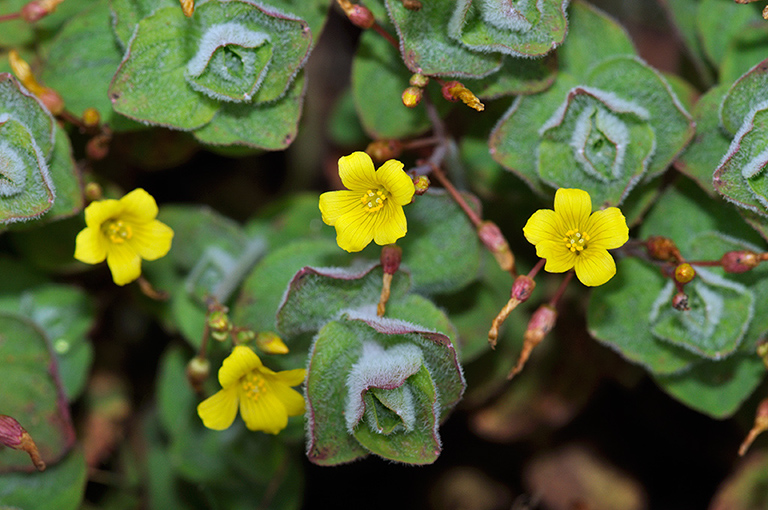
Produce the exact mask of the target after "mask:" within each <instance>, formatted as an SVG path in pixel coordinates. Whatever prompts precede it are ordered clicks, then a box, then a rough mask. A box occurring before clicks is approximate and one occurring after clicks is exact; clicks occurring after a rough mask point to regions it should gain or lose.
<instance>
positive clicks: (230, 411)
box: [197, 345, 306, 434]
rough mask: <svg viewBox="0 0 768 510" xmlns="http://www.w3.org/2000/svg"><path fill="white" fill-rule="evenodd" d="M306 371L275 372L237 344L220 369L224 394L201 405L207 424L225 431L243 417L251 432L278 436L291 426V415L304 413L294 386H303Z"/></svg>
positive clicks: (300, 369)
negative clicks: (238, 411)
mask: <svg viewBox="0 0 768 510" xmlns="http://www.w3.org/2000/svg"><path fill="white" fill-rule="evenodd" d="M305 375H306V370H304V369H303V368H298V369H296V370H285V371H283V372H277V373H276V372H273V371H272V370H270V369H268V368H267V367H265V366H264V365H262V363H261V360H260V359H259V357H258V356H257V355H256V353H255V352H253V351H252V350H251V349H250V348H249V347H245V346H243V345H237V346H235V348H234V349H233V350H232V354H230V355H229V356H227V358H226V359H225V360H224V363H222V365H221V368H220V369H219V383H220V384H221V387H222V389H221V391H219V392H218V393H216V394H215V395H213V396H212V397H209V398H207V399H205V400H203V401H202V402H200V405H198V406H197V414H198V415H199V416H200V418H201V419H202V420H203V425H205V426H206V427H208V428H209V429H213V430H224V429H226V428H228V427H229V426H230V425H232V422H233V421H235V416H236V415H237V407H238V404H239V405H240V414H241V415H242V416H243V420H244V421H245V426H246V427H248V428H249V429H250V430H263V431H264V432H267V433H269V434H277V433H278V432H280V431H281V430H283V429H284V428H285V427H286V425H288V417H289V416H298V415H300V414H302V413H303V412H304V397H302V396H301V394H300V393H299V392H298V391H296V390H294V389H292V388H291V386H296V385H297V384H301V382H302V381H303V380H304V376H305Z"/></svg>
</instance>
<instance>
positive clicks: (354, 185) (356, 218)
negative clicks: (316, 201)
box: [320, 152, 415, 252]
mask: <svg viewBox="0 0 768 510" xmlns="http://www.w3.org/2000/svg"><path fill="white" fill-rule="evenodd" d="M339 177H341V182H342V183H343V184H344V186H345V187H346V188H347V189H346V190H341V191H329V192H328V193H323V194H322V195H320V212H321V213H323V221H324V222H325V223H327V224H328V225H331V226H332V227H336V242H337V243H338V245H339V246H340V247H341V248H342V249H344V250H346V251H348V252H356V251H360V250H362V249H363V248H365V247H366V246H368V244H369V243H370V242H371V241H374V242H375V243H376V244H378V245H381V246H385V245H387V244H392V243H394V242H395V241H397V240H398V239H400V238H401V237H403V236H404V235H405V233H406V232H407V231H408V226H407V224H406V221H405V213H403V206H404V205H406V204H409V203H410V202H411V199H412V198H413V193H414V191H415V188H414V186H413V180H411V178H410V177H408V175H407V174H406V173H405V172H404V171H403V164H402V163H401V162H399V161H397V160H395V159H390V160H389V161H387V162H385V163H384V164H383V165H381V167H379V169H378V170H374V168H373V161H371V157H370V156H368V154H366V153H365V152H353V153H352V154H350V155H349V156H344V157H342V158H341V159H339Z"/></svg>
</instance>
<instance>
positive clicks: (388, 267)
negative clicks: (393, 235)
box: [381, 244, 403, 274]
mask: <svg viewBox="0 0 768 510" xmlns="http://www.w3.org/2000/svg"><path fill="white" fill-rule="evenodd" d="M402 260H403V249H402V248H400V247H399V246H398V245H396V244H388V245H386V246H382V248H381V265H382V267H383V268H384V273H386V274H395V273H396V272H397V270H398V269H399V268H400V261H402Z"/></svg>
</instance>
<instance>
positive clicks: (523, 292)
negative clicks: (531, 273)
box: [510, 275, 536, 303]
mask: <svg viewBox="0 0 768 510" xmlns="http://www.w3.org/2000/svg"><path fill="white" fill-rule="evenodd" d="M535 288H536V282H535V281H533V278H530V277H528V276H526V275H520V276H518V277H517V278H515V283H513V284H512V291H511V292H510V297H511V298H512V299H517V300H518V301H519V302H521V303H523V302H525V301H527V300H528V298H529V297H531V294H532V293H533V289H535Z"/></svg>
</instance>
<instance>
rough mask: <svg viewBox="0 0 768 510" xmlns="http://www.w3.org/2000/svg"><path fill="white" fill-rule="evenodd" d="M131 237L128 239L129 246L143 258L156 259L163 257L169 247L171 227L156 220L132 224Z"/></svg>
mask: <svg viewBox="0 0 768 510" xmlns="http://www.w3.org/2000/svg"><path fill="white" fill-rule="evenodd" d="M131 228H132V230H133V237H132V238H131V240H130V241H129V242H130V244H131V246H133V248H134V249H135V250H136V251H137V252H138V254H139V255H140V256H141V258H143V259H145V260H156V259H159V258H160V257H164V256H165V255H166V254H167V253H168V251H169V250H170V249H171V239H173V230H172V229H171V227H169V226H168V225H166V224H165V223H162V222H160V221H157V220H152V221H150V222H149V223H143V224H133V225H131Z"/></svg>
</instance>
